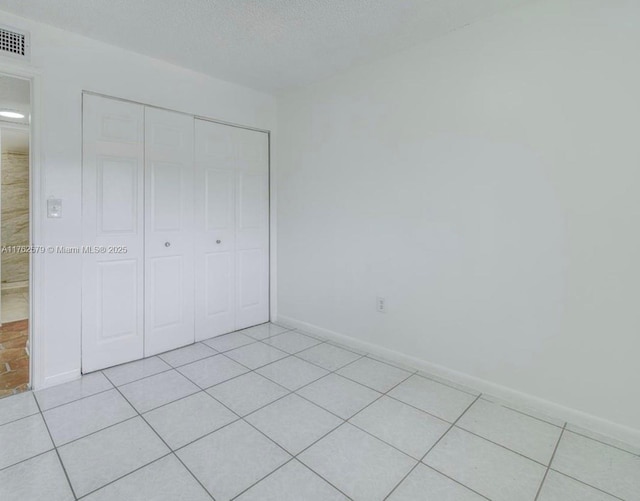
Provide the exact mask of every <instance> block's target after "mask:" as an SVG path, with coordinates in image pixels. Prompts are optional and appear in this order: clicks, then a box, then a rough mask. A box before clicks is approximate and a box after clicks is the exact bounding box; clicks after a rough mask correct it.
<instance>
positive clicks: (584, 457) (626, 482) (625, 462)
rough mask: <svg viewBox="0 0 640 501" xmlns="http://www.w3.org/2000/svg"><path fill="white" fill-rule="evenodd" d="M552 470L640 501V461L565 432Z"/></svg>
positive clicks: (618, 450)
mask: <svg viewBox="0 0 640 501" xmlns="http://www.w3.org/2000/svg"><path fill="white" fill-rule="evenodd" d="M551 468H553V469H554V470H558V471H560V472H562V473H565V474H567V475H569V476H571V477H573V478H576V479H578V480H581V481H582V482H584V483H587V484H589V485H593V486H594V487H597V488H598V489H601V490H603V491H605V492H608V493H610V494H613V495H614V496H618V497H620V498H623V499H625V500H627V501H638V500H640V457H638V456H636V455H634V454H631V453H629V452H625V451H622V450H620V449H616V448H614V447H610V446H608V445H605V444H602V443H600V442H596V441H595V440H591V439H590V438H586V437H583V436H581V435H577V434H575V433H573V432H570V431H565V432H564V433H563V435H562V439H561V440H560V445H559V446H558V450H557V451H556V454H555V456H554V458H553V462H552V463H551Z"/></svg>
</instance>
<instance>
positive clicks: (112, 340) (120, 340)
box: [82, 94, 144, 373]
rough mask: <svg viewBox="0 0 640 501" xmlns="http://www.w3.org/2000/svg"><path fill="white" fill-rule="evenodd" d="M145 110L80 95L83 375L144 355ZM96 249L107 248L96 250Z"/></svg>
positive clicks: (105, 99)
mask: <svg viewBox="0 0 640 501" xmlns="http://www.w3.org/2000/svg"><path fill="white" fill-rule="evenodd" d="M143 155H144V108H143V107H142V106H140V105H136V104H132V103H124V102H121V101H116V100H112V99H107V98H103V97H97V96H92V95H86V94H85V95H84V96H83V165H82V243H83V245H84V246H92V247H93V249H94V250H95V251H96V252H83V253H82V371H83V372H85V373H86V372H91V371H94V370H98V369H102V368H105V367H110V366H113V365H117V364H121V363H124V362H128V361H130V360H135V359H139V358H142V356H143V340H144V338H143V268H144V263H143V239H144V235H143V232H144V220H143V187H144V178H143V161H144V160H143V159H144V156H143ZM100 248H104V249H106V252H102V250H101V249H100Z"/></svg>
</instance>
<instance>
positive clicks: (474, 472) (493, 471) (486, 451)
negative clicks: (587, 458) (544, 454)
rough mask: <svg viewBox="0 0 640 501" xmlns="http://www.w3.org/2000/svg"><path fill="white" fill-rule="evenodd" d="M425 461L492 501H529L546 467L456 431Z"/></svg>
mask: <svg viewBox="0 0 640 501" xmlns="http://www.w3.org/2000/svg"><path fill="white" fill-rule="evenodd" d="M424 462H425V463H426V464H427V465H429V466H433V468H435V469H436V470H438V471H439V472H441V473H443V474H445V475H447V476H449V477H451V478H453V479H455V480H457V481H458V482H460V483H461V484H463V485H465V486H467V487H469V488H471V489H473V490H474V491H476V492H478V493H480V494H482V495H484V496H487V497H488V498H490V499H492V500H494V501H513V500H514V499H517V500H522V501H526V500H530V501H533V499H534V498H535V496H536V493H537V491H538V487H539V486H540V482H541V481H542V477H543V476H544V473H545V471H546V468H545V467H544V466H542V465H540V464H538V463H535V462H533V461H531V460H529V459H526V458H524V457H522V456H520V455H519V454H516V453H515V452H511V451H508V450H507V449H505V448H503V447H500V446H499V445H495V444H492V443H491V442H489V441H487V440H485V439H483V438H480V437H476V436H475V435H472V434H471V433H468V432H466V431H464V430H460V429H458V428H453V429H451V431H449V432H448V433H447V434H446V435H445V436H444V438H443V439H442V440H440V442H438V444H437V445H436V446H435V447H434V448H433V449H432V450H431V452H429V454H427V457H426V458H425V459H424Z"/></svg>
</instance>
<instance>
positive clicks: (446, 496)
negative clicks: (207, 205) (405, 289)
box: [0, 324, 640, 501]
mask: <svg viewBox="0 0 640 501" xmlns="http://www.w3.org/2000/svg"><path fill="white" fill-rule="evenodd" d="M0 499H1V500H5V499H7V500H14V499H15V500H20V501H30V500H41V499H47V500H54V501H66V500H75V499H83V500H90V501H98V500H102V501H108V500H119V499H126V500H128V501H129V500H133V501H135V500H137V501H151V500H153V501H162V500H166V501H174V500H185V501H200V500H202V501H205V500H211V499H214V500H215V501H225V500H231V499H238V500H242V501H248V500H260V501H269V500H273V501H275V500H277V501H287V500H290V501H325V500H327V501H330V500H347V499H352V500H357V501H359V500H362V501H376V500H390V501H421V500H425V501H477V500H483V499H484V500H486V499H489V500H494V501H502V500H504V501H534V500H535V501H613V500H625V501H640V451H638V450H635V449H634V448H632V447H628V446H626V445H625V444H620V443H619V442H616V441H608V440H607V439H605V438H603V437H600V436H598V435H594V434H592V433H590V432H587V431H586V430H581V429H580V428H577V427H574V426H571V425H567V424H566V423H563V422H558V421H557V420H554V419H552V418H547V417H545V416H541V415H538V414H535V415H534V414H532V412H531V411H523V410H522V409H514V408H511V407H509V406H508V405H506V404H502V403H500V402H499V401H497V400H496V399H493V398H491V397H489V396H484V395H480V394H479V393H477V392H475V391H474V390H473V389H469V388H463V387H460V386H457V385H454V384H450V383H448V382H446V381H443V380H441V379H437V378H433V377H429V376H428V375H426V374H422V373H419V372H418V371H416V370H412V369H409V368H407V367H399V366H396V365H395V364H391V363H387V362H385V361H382V360H380V359H379V358H377V357H373V356H369V355H366V354H362V353H358V352H357V350H354V351H351V350H350V349H349V348H347V347H344V346H339V345H336V344H333V343H331V342H328V341H326V340H322V339H318V338H317V337H315V336H309V335H306V334H304V333H303V332H298V331H293V330H289V329H286V328H284V327H280V326H277V325H274V324H265V325H261V326H258V327H254V328H250V329H245V330H244V331H241V332H237V333H233V334H228V335H226V336H221V337H217V338H213V339H210V340H207V341H205V342H203V343H197V344H195V345H193V346H189V347H186V348H181V349H179V350H174V351H173V352H169V353H164V354H162V355H160V356H158V357H151V358H148V359H145V360H140V361H137V362H132V363H129V364H125V365H122V366H118V367H113V368H110V369H106V370H104V371H100V372H96V373H93V374H89V375H87V376H84V377H83V378H82V379H80V380H78V381H74V382H71V383H68V384H65V385H61V386H57V387H54V388H50V389H46V390H43V391H39V392H35V393H32V392H28V393H23V394H19V395H15V396H12V397H8V398H5V399H1V400H0Z"/></svg>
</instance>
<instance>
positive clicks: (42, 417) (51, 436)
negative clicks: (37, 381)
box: [33, 395, 78, 500]
mask: <svg viewBox="0 0 640 501" xmlns="http://www.w3.org/2000/svg"><path fill="white" fill-rule="evenodd" d="M33 399H34V400H35V401H36V405H37V406H38V410H39V411H40V418H41V419H42V421H43V423H44V426H45V428H46V429H47V433H48V434H49V440H51V445H53V450H55V451H56V456H57V458H58V461H59V462H60V466H61V467H62V471H63V472H64V476H65V478H66V479H67V483H68V484H69V489H71V495H72V496H73V499H76V500H77V499H78V496H77V495H76V491H75V489H74V488H73V485H72V484H71V479H70V478H69V474H68V473H67V469H66V468H65V466H64V462H63V461H62V457H61V456H60V451H59V450H58V446H57V445H56V443H55V441H54V440H53V435H51V430H50V429H49V424H48V423H47V420H46V419H45V417H44V413H43V412H42V409H41V408H40V403H39V402H38V399H36V398H35V395H34V398H33ZM47 452H48V451H47Z"/></svg>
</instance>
